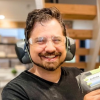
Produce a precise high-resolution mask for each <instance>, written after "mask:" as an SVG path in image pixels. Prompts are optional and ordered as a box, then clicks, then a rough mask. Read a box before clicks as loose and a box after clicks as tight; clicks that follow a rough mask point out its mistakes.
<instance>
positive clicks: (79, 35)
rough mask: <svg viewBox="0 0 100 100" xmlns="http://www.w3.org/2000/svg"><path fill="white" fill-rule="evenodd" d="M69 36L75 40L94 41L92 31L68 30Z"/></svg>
mask: <svg viewBox="0 0 100 100" xmlns="http://www.w3.org/2000/svg"><path fill="white" fill-rule="evenodd" d="M67 32H68V34H67V35H68V36H69V37H71V38H73V39H79V40H85V39H92V30H74V29H68V31H67Z"/></svg>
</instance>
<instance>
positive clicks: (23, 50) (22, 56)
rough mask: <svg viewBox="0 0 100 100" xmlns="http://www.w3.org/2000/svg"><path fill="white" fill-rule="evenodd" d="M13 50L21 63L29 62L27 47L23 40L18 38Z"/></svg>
mask: <svg viewBox="0 0 100 100" xmlns="http://www.w3.org/2000/svg"><path fill="white" fill-rule="evenodd" d="M15 51H16V54H17V57H18V59H19V60H20V62H21V63H23V64H28V63H31V59H30V56H29V53H28V49H27V46H26V43H25V41H24V40H20V41H18V42H17V43H16V44H15Z"/></svg>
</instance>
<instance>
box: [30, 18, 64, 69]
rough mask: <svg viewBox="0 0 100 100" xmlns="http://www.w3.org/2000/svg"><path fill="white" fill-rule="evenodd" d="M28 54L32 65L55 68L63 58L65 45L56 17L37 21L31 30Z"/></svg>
mask: <svg viewBox="0 0 100 100" xmlns="http://www.w3.org/2000/svg"><path fill="white" fill-rule="evenodd" d="M30 38H31V39H32V44H30V55H31V58H32V60H33V62H34V67H35V66H38V67H42V68H44V69H46V70H48V71H54V70H56V69H57V68H58V67H59V66H60V65H61V64H62V63H63V62H64V60H65V57H66V46H65V36H63V33H62V28H61V25H60V24H59V23H58V22H57V20H56V19H52V20H50V21H47V22H44V23H39V22H37V23H36V24H35V26H34V28H33V30H32V32H31V36H30Z"/></svg>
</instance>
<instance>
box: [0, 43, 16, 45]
mask: <svg viewBox="0 0 100 100" xmlns="http://www.w3.org/2000/svg"><path fill="white" fill-rule="evenodd" d="M0 45H15V43H0Z"/></svg>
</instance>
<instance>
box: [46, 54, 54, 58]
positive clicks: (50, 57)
mask: <svg viewBox="0 0 100 100" xmlns="http://www.w3.org/2000/svg"><path fill="white" fill-rule="evenodd" d="M45 57H46V58H54V57H55V55H53V56H45Z"/></svg>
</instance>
